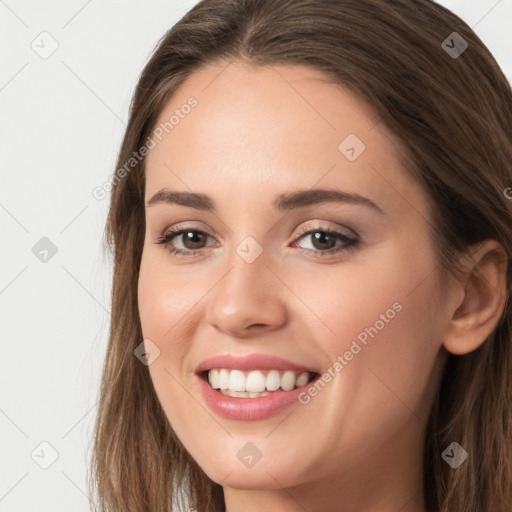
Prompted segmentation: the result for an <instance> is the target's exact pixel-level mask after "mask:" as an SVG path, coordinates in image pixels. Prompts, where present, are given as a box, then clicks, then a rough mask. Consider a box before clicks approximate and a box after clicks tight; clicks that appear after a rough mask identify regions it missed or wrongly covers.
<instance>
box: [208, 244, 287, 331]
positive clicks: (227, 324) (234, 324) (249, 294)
mask: <svg viewBox="0 0 512 512" xmlns="http://www.w3.org/2000/svg"><path fill="white" fill-rule="evenodd" d="M278 274H279V272H278V271H277V272H276V269H275V265H272V266H270V261H269V258H267V257H266V255H265V252H263V253H262V254H261V255H260V256H259V257H258V258H256V260H254V261H252V262H251V263H248V262H247V261H245V260H244V259H243V258H242V257H240V256H239V255H238V254H236V253H235V254H234V257H233V258H231V259H230V262H229V267H228V270H227V272H225V273H224V274H223V276H220V273H219V276H220V277H219V281H218V282H217V284H216V285H214V287H213V288H212V289H211V291H210V293H209V294H208V296H207V300H208V305H207V308H206V321H207V322H208V323H209V324H210V325H212V326H214V327H215V328H216V329H218V330H219V331H221V332H222V333H224V334H226V335H229V336H232V337H239V338H247V337H251V336H253V335H255V334H257V335H261V334H262V333H264V332H266V331H272V330H275V329H279V328H281V327H283V325H285V324H286V322H287V315H288V313H287V308H286V302H285V301H286V299H287V297H289V296H290V291H288V290H287V288H286V286H285V285H284V284H283V281H282V280H280V278H279V276H278Z"/></svg>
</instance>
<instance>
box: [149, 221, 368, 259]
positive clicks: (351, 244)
mask: <svg viewBox="0 0 512 512" xmlns="http://www.w3.org/2000/svg"><path fill="white" fill-rule="evenodd" d="M189 232H193V233H199V234H201V235H205V236H206V237H208V236H210V235H209V234H208V233H206V232H205V231H203V230H201V229H196V228H170V229H169V230H167V231H166V232H165V233H163V234H162V235H160V236H159V237H158V238H157V240H156V241H155V242H153V243H155V244H161V245H164V246H167V244H168V243H169V242H171V240H172V239H173V238H175V237H177V236H179V235H182V234H183V233H189ZM313 233H326V234H328V235H333V236H336V237H337V238H338V239H341V240H342V241H343V242H345V246H342V247H341V248H340V247H338V248H332V249H327V250H325V251H320V250H318V249H317V250H312V249H299V251H300V252H301V253H303V254H307V255H312V256H315V257H320V258H322V257H324V256H326V255H331V254H337V253H341V252H343V251H354V250H355V249H356V247H357V245H358V244H359V239H358V238H355V237H354V238H353V237H349V236H347V235H345V234H344V233H340V232H339V231H333V230H330V229H325V228H321V227H320V226H318V227H314V228H309V227H304V228H302V229H301V230H300V231H299V233H298V235H299V236H298V238H302V237H305V236H306V235H311V234H313ZM167 249H168V251H169V254H175V255H176V256H185V257H188V256H195V255H196V254H197V253H198V252H201V250H202V249H195V250H193V249H190V250H184V249H176V248H175V247H172V248H170V249H169V248H167Z"/></svg>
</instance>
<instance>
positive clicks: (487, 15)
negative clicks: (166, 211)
mask: <svg viewBox="0 0 512 512" xmlns="http://www.w3.org/2000/svg"><path fill="white" fill-rule="evenodd" d="M195 3H196V1H192V0H189V1H184V0H180V1H174V0H173V1H170V0H168V1H157V0H151V1H145V2H142V1H138V2H134V1H131V2H127V1H123V2H121V1H113V0H108V1H105V0H104V1H102V2H100V1H99V0H89V1H86V0H72V1H70V0H68V1H66V2H64V1H55V2H41V1H35V0H31V1H21V0H5V1H2V0H0V38H1V48H2V53H1V62H0V106H1V120H2V122H1V124H0V129H1V133H0V147H1V152H2V153H1V154H2V158H1V164H2V165H1V173H2V186H1V188H0V222H1V226H2V231H1V233H2V246H1V257H2V265H1V274H0V307H1V312H2V316H1V321H0V325H1V329H2V338H1V343H2V349H1V358H0V450H1V451H0V461H1V462H0V464H1V465H0V512H22V511H31V512H43V511H51V512H60V511H65V512H70V511H87V510H89V501H88V497H87V488H86V481H85V478H86V470H87V465H88V462H89V456H90V446H91V435H92V429H93V422H94V419H95V414H96V404H97V395H98V389H99V383H100V376H101V368H102V364H103V356H104V353H105V348H106V342H107V335H108V327H109V315H110V314H109V310H110V304H109V299H110V287H111V276H110V271H111V269H110V261H109V260H108V259H107V258H105V257H104V256H103V251H102V236H103V229H104V224H105V219H106V214H107V208H108V196H107V198H105V199H103V200H97V199H95V198H94V197H93V195H92V190H93V189H94V187H96V186H98V185H102V184H103V183H105V182H106V181H108V180H109V178H110V177H111V174H112V172H113V169H114V166H115V160H116V155H117V151H118V149H119V146H120V143H121V138H122V136H123V131H124V128H125V124H126V120H127V114H128V107H129V102H130V99H131V95H132V92H133V90H134V87H135V84H136V80H137V78H138V76H139V74H140V72H141V70H142V68H143V66H144V64H145V62H146V61H147V59H148V57H149V55H150V54H151V52H152V50H153V49H154V46H155V45H156V43H157V41H158V40H159V39H160V37H161V36H162V35H163V34H164V33H165V31H166V30H168V29H169V28H170V27H171V26H172V25H173V24H174V23H175V22H176V21H178V19H179V18H180V17H181V16H182V15H183V14H184V13H185V12H186V11H187V10H188V9H189V8H190V7H192V5H194V4H195ZM440 3H442V4H443V5H445V6H447V7H448V8H450V9H452V10H453V11H454V12H455V13H457V14H458V15H459V16H461V17H462V18H463V19H464V20H465V21H466V22H467V23H468V24H469V25H470V26H472V27H473V28H474V29H475V31H476V32H477V34H478V35H479V36H480V37H481V38H482V40H483V41H484V43H485V44H486V45H487V46H488V47H489V49H490V50H491V52H492V53H493V54H494V55H495V57H496V59H497V60H498V62H499V63H500V65H501V67H502V69H503V70H504V72H505V74H506V75H507V76H508V77H509V78H510V77H512V33H511V30H510V27H511V26H512V0H500V1H497V0H471V1H468V0H446V1H443V2H440ZM43 31H47V32H48V33H49V34H51V36H52V37H53V38H54V39H55V40H56V41H57V43H58V48H57V50H56V51H55V53H53V54H52V55H51V56H50V57H48V58H47V59H43V58H41V57H40V56H39V55H38V54H37V53H36V51H34V50H33V49H32V47H31V45H32V41H34V40H36V43H35V44H37V41H39V39H37V37H38V36H39V34H40V33H41V32H43ZM45 37H47V36H45ZM40 44H41V43H40ZM49 44H50V40H47V42H46V44H45V47H46V48H48V47H49V46H48V45H49ZM42 237H47V238H49V239H50V240H51V241H52V243H53V244H54V245H55V246H56V247H57V253H56V254H55V255H54V256H53V257H51V258H49V260H48V261H47V262H46V263H43V262H41V261H40V260H39V259H38V258H37V257H36V256H35V255H34V254H33V252H32V248H33V246H34V245H35V244H36V243H37V242H38V241H39V240H40V239H41V238H42ZM42 442H47V443H49V444H50V445H51V446H52V447H53V449H54V450H56V452H57V453H58V457H57V458H56V460H55V461H54V462H53V464H51V466H49V467H48V468H47V469H42V468H41V467H40V466H39V465H38V464H37V463H36V461H38V463H39V464H45V463H46V464H48V463H50V462H52V458H51V457H52V449H51V448H49V447H48V446H47V445H42V446H40V443H42ZM34 450H35V451H34ZM31 454H32V456H31ZM32 457H33V458H32Z"/></svg>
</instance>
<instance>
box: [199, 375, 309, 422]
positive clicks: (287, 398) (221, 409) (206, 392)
mask: <svg viewBox="0 0 512 512" xmlns="http://www.w3.org/2000/svg"><path fill="white" fill-rule="evenodd" d="M195 377H196V379H197V380H198V381H199V387H200V389H201V393H202V395H203V398H204V400H205V401H206V403H207V404H208V406H209V407H210V409H211V410H212V411H213V412H215V413H217V414H218V415H219V416H222V417H223V418H227V419H229V420H241V421H254V420H263V419H265V418H269V417H270V416H273V415H275V414H278V413H279V412H281V411H283V410H284V409H286V408H287V407H289V406H291V405H292V404H294V403H300V402H299V400H298V398H299V395H300V394H301V393H303V392H304V391H306V389H307V388H308V386H311V385H312V384H313V383H314V382H315V381H314V380H313V381H311V382H310V383H308V384H306V385H304V386H302V387H300V388H296V389H292V390H291V391H281V390H280V391H273V392H271V393H270V394H269V395H266V396H261V397H258V398H239V397H232V396H226V395H223V394H222V393H220V392H219V391H217V390H216V389H213V388H212V387H211V386H210V384H208V382H206V380H205V379H203V378H202V377H201V376H200V375H197V374H196V375H195ZM315 380H316V379H315Z"/></svg>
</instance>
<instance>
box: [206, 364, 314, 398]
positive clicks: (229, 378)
mask: <svg viewBox="0 0 512 512" xmlns="http://www.w3.org/2000/svg"><path fill="white" fill-rule="evenodd" d="M281 374H282V375H281ZM308 380H309V372H302V373H300V372H292V371H285V372H280V371H279V370H270V371H268V370H253V371H250V372H243V371H242V370H229V369H225V368H222V369H217V368H213V369H211V370H210V371H209V372H208V382H209V383H210V385H211V386H212V388H214V389H229V390H230V391H249V392H253V393H258V392H261V391H265V390H266V391H276V390H278V389H279V388H280V387H281V388H282V389H283V390H284V391H290V390H292V389H294V388H295V387H301V386H304V385H305V384H307V383H308Z"/></svg>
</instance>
